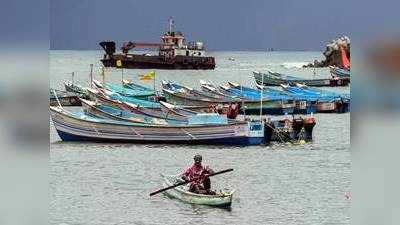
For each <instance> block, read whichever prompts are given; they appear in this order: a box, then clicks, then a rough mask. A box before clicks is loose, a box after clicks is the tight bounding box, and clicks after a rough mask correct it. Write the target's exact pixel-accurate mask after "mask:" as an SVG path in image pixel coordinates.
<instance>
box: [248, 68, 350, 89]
mask: <svg viewBox="0 0 400 225" xmlns="http://www.w3.org/2000/svg"><path fill="white" fill-rule="evenodd" d="M253 75H254V78H255V80H256V82H257V84H260V85H265V86H280V85H281V84H289V85H296V84H297V83H298V84H305V85H308V86H315V87H323V86H330V87H335V86H348V85H349V83H350V79H348V78H340V77H331V78H325V79H303V78H299V77H294V76H288V75H284V74H280V73H275V72H271V71H267V73H261V72H258V71H253Z"/></svg>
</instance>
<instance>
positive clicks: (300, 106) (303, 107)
mask: <svg viewBox="0 0 400 225" xmlns="http://www.w3.org/2000/svg"><path fill="white" fill-rule="evenodd" d="M256 87H257V89H259V90H264V91H266V92H268V93H272V94H274V93H275V94H277V95H281V94H282V93H284V94H285V95H289V96H291V97H292V98H293V99H294V104H295V107H294V110H293V113H294V114H312V113H316V112H317V102H316V100H313V99H305V98H304V97H302V96H296V95H294V94H293V93H290V92H287V91H284V90H278V89H273V88H270V87H267V86H263V85H259V84H256Z"/></svg>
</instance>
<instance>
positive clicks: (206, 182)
mask: <svg viewBox="0 0 400 225" xmlns="http://www.w3.org/2000/svg"><path fill="white" fill-rule="evenodd" d="M193 159H194V163H193V164H192V165H191V166H190V167H189V168H187V169H186V170H185V171H184V172H183V173H182V174H181V177H182V179H183V180H184V181H189V180H193V181H192V182H190V183H189V191H190V192H193V193H197V194H210V195H212V194H215V192H213V191H211V190H210V189H211V181H210V178H209V177H206V175H208V174H212V173H214V171H213V170H212V169H211V168H209V167H208V166H207V167H204V166H203V165H202V164H201V162H202V159H203V158H202V156H201V155H199V154H197V155H195V156H194V158H193Z"/></svg>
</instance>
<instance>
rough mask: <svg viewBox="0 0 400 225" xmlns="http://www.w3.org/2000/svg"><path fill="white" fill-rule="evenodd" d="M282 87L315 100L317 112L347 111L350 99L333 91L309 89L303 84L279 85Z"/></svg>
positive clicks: (300, 96)
mask: <svg viewBox="0 0 400 225" xmlns="http://www.w3.org/2000/svg"><path fill="white" fill-rule="evenodd" d="M281 86H282V88H283V89H284V90H286V91H288V92H290V93H293V94H294V95H295V96H298V97H299V98H303V99H307V100H314V101H316V106H317V112H319V113H331V112H338V113H343V112H348V111H349V109H350V108H349V103H350V99H347V98H345V97H344V96H341V95H339V94H336V93H333V92H325V91H322V90H315V89H310V88H308V87H307V86H304V85H296V86H290V85H281Z"/></svg>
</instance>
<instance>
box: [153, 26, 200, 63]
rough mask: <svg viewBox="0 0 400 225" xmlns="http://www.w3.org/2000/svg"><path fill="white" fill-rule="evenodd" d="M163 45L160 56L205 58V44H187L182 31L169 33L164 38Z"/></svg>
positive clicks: (162, 38)
mask: <svg viewBox="0 0 400 225" xmlns="http://www.w3.org/2000/svg"><path fill="white" fill-rule="evenodd" d="M161 40H162V42H163V45H162V46H160V49H159V55H160V56H164V57H167V58H172V57H174V56H178V55H179V56H192V57H203V56H205V51H204V45H203V42H190V43H189V44H186V42H185V37H184V35H183V34H182V32H180V31H168V32H166V33H165V34H164V35H163V36H162V37H161Z"/></svg>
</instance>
